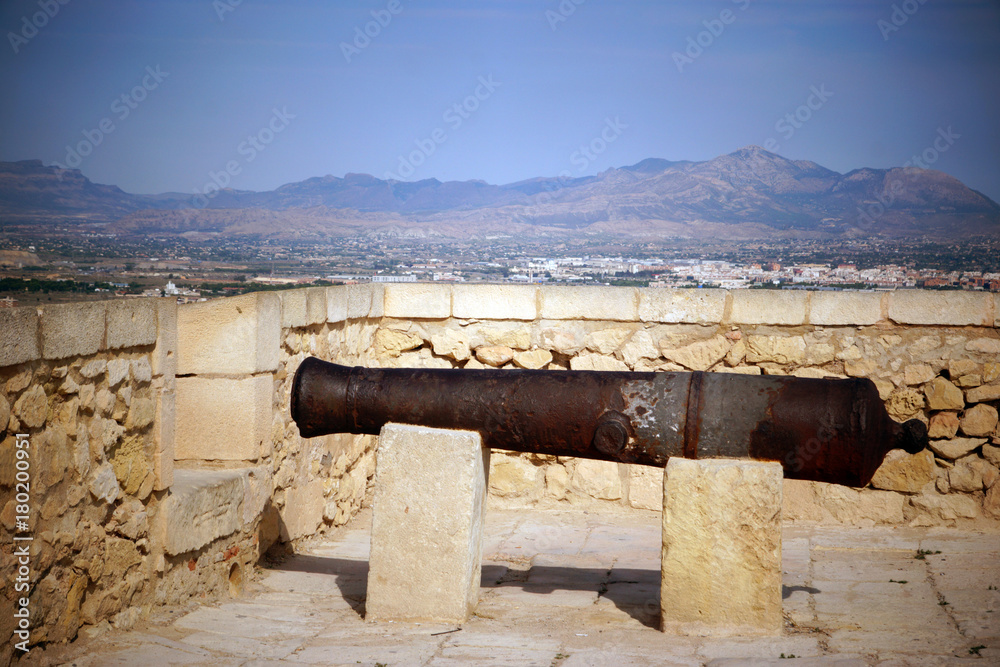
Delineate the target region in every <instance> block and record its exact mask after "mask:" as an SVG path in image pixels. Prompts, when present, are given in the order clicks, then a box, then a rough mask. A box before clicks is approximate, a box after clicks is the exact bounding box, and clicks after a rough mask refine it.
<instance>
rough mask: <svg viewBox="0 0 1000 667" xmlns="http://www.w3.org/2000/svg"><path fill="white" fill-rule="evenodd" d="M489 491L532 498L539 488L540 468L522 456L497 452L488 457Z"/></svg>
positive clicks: (502, 496) (498, 494)
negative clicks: (495, 454) (504, 454)
mask: <svg viewBox="0 0 1000 667" xmlns="http://www.w3.org/2000/svg"><path fill="white" fill-rule="evenodd" d="M490 466H491V467H490V475H489V480H490V489H489V490H490V493H492V494H495V495H497V496H500V497H501V498H507V497H515V496H517V497H526V498H533V497H534V496H537V495H538V492H539V491H540V489H541V468H540V467H539V466H536V465H534V464H533V463H531V462H530V461H528V460H527V459H525V458H524V457H522V456H518V455H514V456H503V455H500V454H498V455H497V456H494V457H492V458H491V459H490Z"/></svg>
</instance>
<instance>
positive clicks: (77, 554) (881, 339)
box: [0, 283, 1000, 661]
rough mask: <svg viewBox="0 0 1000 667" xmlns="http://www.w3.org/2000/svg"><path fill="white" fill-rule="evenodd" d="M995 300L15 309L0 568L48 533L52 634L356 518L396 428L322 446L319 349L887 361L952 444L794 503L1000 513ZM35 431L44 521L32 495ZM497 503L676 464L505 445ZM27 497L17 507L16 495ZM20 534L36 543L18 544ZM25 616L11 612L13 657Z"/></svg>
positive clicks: (259, 300)
mask: <svg viewBox="0 0 1000 667" xmlns="http://www.w3.org/2000/svg"><path fill="white" fill-rule="evenodd" d="M998 327H1000V295H995V294H989V293H984V292H962V293H956V292H934V291H917V290H906V291H897V292H878V293H862V292H826V291H822V292H807V291H773V290H737V291H731V292H727V291H724V290H711V289H696V290H672V289H656V288H650V289H642V288H615V287H590V286H588V287H559V286H533V285H461V284H458V285H446V284H412V283H410V284H406V283H395V284H394V283H389V284H385V285H374V284H372V285H348V286H335V287H313V288H307V289H298V290H290V291H285V292H268V293H254V294H248V295H244V296H240V297H232V298H227V299H218V300H215V301H208V302H203V303H197V304H186V305H181V306H178V305H177V304H176V303H175V302H173V301H172V300H170V299H134V300H123V301H109V302H96V303H85V304H68V305H54V306H46V307H42V308H12V309H2V310H0V489H2V490H3V493H2V495H0V502H2V503H3V506H2V507H0V534H2V536H3V540H2V553H0V576H2V577H3V581H4V582H5V583H4V589H3V591H4V592H3V597H4V601H5V602H9V603H10V604H9V605H5V608H14V602H15V595H17V596H20V595H22V593H15V591H14V590H13V587H12V586H9V585H8V584H7V582H11V581H13V580H14V577H15V574H16V569H17V559H16V558H15V556H14V553H13V548H14V547H13V546H12V544H13V536H14V535H15V534H17V535H22V536H24V535H30V537H31V538H32V539H31V541H30V543H29V544H30V549H29V552H30V559H29V560H30V575H29V577H28V578H29V580H30V586H29V588H30V591H29V598H30V600H29V601H30V604H29V606H28V608H29V609H30V614H31V617H30V625H31V639H30V641H31V643H32V644H37V643H39V642H52V641H63V640H68V639H71V638H73V637H75V636H76V634H77V633H78V632H79V631H80V629H81V628H82V627H86V626H93V625H97V624H99V623H102V622H104V621H110V622H111V623H112V624H114V625H116V626H118V627H129V626H131V625H132V624H134V623H135V622H136V621H137V620H138V619H140V618H141V617H142V616H143V615H144V614H146V613H148V611H149V609H150V608H151V607H152V606H154V605H157V604H164V603H169V602H176V601H181V600H183V599H185V598H187V597H190V596H206V595H207V596H214V595H224V594H227V592H231V593H236V592H238V590H239V588H240V586H241V585H242V583H241V582H242V581H243V580H244V579H245V578H249V577H251V576H252V572H253V565H254V564H256V562H257V561H258V559H259V557H260V554H261V553H263V552H264V551H265V550H267V549H268V548H269V547H270V546H271V545H272V544H275V543H277V542H292V543H294V542H295V541H296V540H301V539H305V538H308V537H310V536H313V535H316V534H317V533H321V532H323V531H327V530H334V529H336V527H337V526H341V525H343V524H344V523H346V522H347V521H348V520H349V519H350V518H351V517H352V516H353V515H354V513H356V512H357V510H358V509H359V508H360V507H361V504H362V503H363V502H364V501H365V499H366V498H367V497H368V494H369V493H370V489H369V487H370V484H371V478H372V475H373V473H374V470H375V466H374V463H375V454H376V438H374V437H371V436H352V435H331V436H325V437H321V438H312V439H308V440H306V439H303V438H301V437H300V436H299V434H298V431H297V429H296V427H295V425H294V423H293V422H292V421H291V419H290V417H289V413H288V401H289V391H290V384H291V379H292V377H293V375H294V373H295V370H296V368H297V367H298V364H299V363H300V362H301V360H302V359H304V358H305V357H306V356H310V355H315V356H318V357H320V358H322V359H326V360H329V361H334V362H337V363H342V364H346V365H368V366H384V367H424V368H492V367H502V368H549V369H594V370H635V371H657V370H664V371H666V370H706V371H710V372H719V373H747V374H789V375H797V376H804V377H868V378H871V379H872V380H873V381H874V382H875V384H876V386H877V387H878V389H879V392H880V394H881V396H882V398H883V399H884V400H885V402H886V406H887V408H888V410H889V413H890V414H891V415H892V417H893V418H895V419H897V420H906V419H911V418H917V419H921V420H923V421H925V422H927V423H928V424H929V428H930V434H931V438H932V444H931V448H930V450H928V451H925V452H923V453H921V454H917V455H915V456H911V455H908V454H906V453H905V452H902V451H895V452H892V453H890V455H889V457H888V458H887V459H886V462H885V464H883V466H882V468H881V469H880V470H879V471H878V473H877V474H876V476H875V479H874V480H873V481H872V485H871V487H870V488H867V489H861V490H857V489H850V488H845V487H840V486H836V485H827V484H819V483H811V482H799V481H789V480H786V481H785V482H784V493H783V497H784V505H783V513H784V517H785V519H786V520H787V519H791V520H816V521H831V522H845V523H851V524H857V525H873V524H893V525H903V524H907V525H957V524H961V525H975V524H983V525H986V524H987V523H988V524H990V525H991V526H993V527H994V528H995V527H996V525H997V519H1000V483H997V480H998V478H1000V430H998V425H997V422H998V418H997V408H998V406H1000V331H998ZM18 434H23V435H27V436H28V438H27V440H28V441H29V442H30V447H29V449H30V474H31V493H30V498H31V500H30V514H29V516H30V519H29V522H28V526H27V529H28V530H27V531H24V530H23V526H18V524H17V519H16V517H17V516H19V514H20V512H19V510H18V508H17V506H16V505H17V503H16V502H15V500H14V496H15V494H14V489H15V470H16V466H15V463H16V456H17V453H16V452H17V450H18V446H17V443H18ZM491 461H492V462H491V471H490V476H489V481H490V493H491V498H490V502H491V503H494V505H501V506H503V505H506V506H540V507H544V506H561V505H569V506H572V505H580V506H586V505H587V504H590V503H602V502H604V503H607V502H610V503H616V504H619V505H622V506H625V507H632V508H640V509H647V510H658V509H659V508H661V507H662V488H663V484H662V471H659V470H654V469H650V468H642V467H637V466H629V465H624V464H615V463H605V462H599V461H584V460H574V459H567V458H561V457H560V458H556V457H544V456H536V455H522V454H516V453H505V452H494V455H493V457H492V459H491ZM8 499H9V500H8ZM19 544H21V543H19ZM15 629H16V628H15V624H14V619H13V618H12V617H11V616H10V615H8V616H6V617H4V616H0V641H2V642H3V646H4V648H3V649H2V651H5V653H0V661H3V658H9V657H10V654H9V652H10V650H11V648H10V647H11V646H12V645H13V642H12V641H11V640H10V639H8V638H12V637H13V636H14V631H15Z"/></svg>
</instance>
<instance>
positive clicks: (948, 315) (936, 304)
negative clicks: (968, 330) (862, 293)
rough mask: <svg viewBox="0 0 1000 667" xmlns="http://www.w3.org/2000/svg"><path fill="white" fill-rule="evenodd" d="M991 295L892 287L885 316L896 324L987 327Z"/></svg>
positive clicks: (990, 323) (989, 322)
mask: <svg viewBox="0 0 1000 667" xmlns="http://www.w3.org/2000/svg"><path fill="white" fill-rule="evenodd" d="M990 300H991V295H989V294H985V293H981V292H950V291H949V292H935V291H925V290H896V291H895V292H890V293H889V319H891V320H892V321H893V322H896V323H898V324H939V325H944V326H965V325H973V326H983V325H984V326H991V325H992V324H993V318H992V317H989V315H990V313H991V312H992V310H993V304H991V303H990Z"/></svg>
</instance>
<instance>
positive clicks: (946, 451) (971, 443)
mask: <svg viewBox="0 0 1000 667" xmlns="http://www.w3.org/2000/svg"><path fill="white" fill-rule="evenodd" d="M983 444H986V438H952V439H951V440H931V441H930V443H928V446H929V447H930V448H931V449H932V450H933V451H934V453H935V454H937V455H939V456H941V457H942V458H946V459H950V460H952V461H954V460H955V459H960V458H962V457H963V456H965V455H966V454H968V453H969V452H971V451H973V450H974V449H975V448H976V447H979V446H980V445H983Z"/></svg>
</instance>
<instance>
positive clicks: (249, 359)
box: [177, 292, 281, 375]
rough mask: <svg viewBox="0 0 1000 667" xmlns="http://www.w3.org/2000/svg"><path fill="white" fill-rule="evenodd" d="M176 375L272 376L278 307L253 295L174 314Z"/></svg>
mask: <svg viewBox="0 0 1000 667" xmlns="http://www.w3.org/2000/svg"><path fill="white" fill-rule="evenodd" d="M177 330H178V331H177V338H178V340H177V343H178V345H177V347H178V350H177V354H178V360H177V373H178V374H181V375H191V374H201V375H206V374H211V373H227V374H236V373H259V372H262V371H273V370H277V368H278V362H279V359H280V351H281V301H280V300H279V298H278V295H277V294H275V293H274V292H255V293H252V294H244V295H243V296H234V297H229V298H225V299H214V300H212V301H205V302H202V303H188V304H184V305H182V306H179V307H178V309H177Z"/></svg>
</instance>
